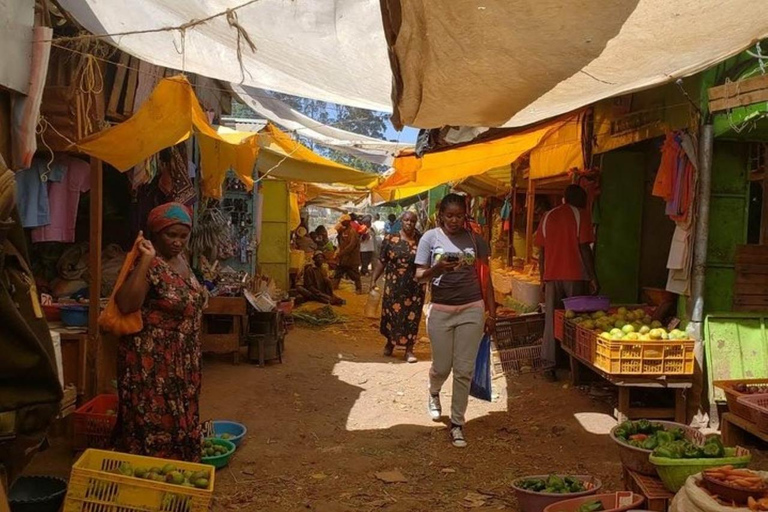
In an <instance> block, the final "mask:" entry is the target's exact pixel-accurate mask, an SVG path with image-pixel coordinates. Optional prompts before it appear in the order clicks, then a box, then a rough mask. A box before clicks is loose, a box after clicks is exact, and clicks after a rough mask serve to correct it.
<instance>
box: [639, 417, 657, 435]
mask: <svg viewBox="0 0 768 512" xmlns="http://www.w3.org/2000/svg"><path fill="white" fill-rule="evenodd" d="M637 431H638V433H640V434H652V433H653V428H652V427H651V422H650V421H648V420H640V421H638V422H637Z"/></svg>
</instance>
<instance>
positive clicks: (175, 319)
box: [115, 203, 206, 462]
mask: <svg viewBox="0 0 768 512" xmlns="http://www.w3.org/2000/svg"><path fill="white" fill-rule="evenodd" d="M147 229H148V230H149V232H150V239H151V241H150V240H146V239H143V238H142V239H141V240H140V242H139V245H138V249H139V253H140V255H139V257H138V259H137V260H136V265H135V267H134V268H133V270H132V271H131V273H130V274H129V276H128V278H127V279H126V281H125V283H124V284H123V285H122V286H121V287H120V289H119V290H118V291H117V294H116V295H115V301H116V303H117V306H118V308H119V309H120V311H121V312H122V313H123V314H129V313H133V312H136V311H141V318H142V321H143V329H142V330H141V331H140V332H139V333H137V334H135V335H130V336H125V337H123V338H121V339H120V344H119V348H118V364H117V365H118V370H117V390H118V395H119V400H120V407H119V413H118V421H117V425H118V427H117V428H118V431H117V447H118V449H119V450H121V451H125V452H128V453H133V454H137V455H147V456H152V457H161V458H169V459H177V460H184V461H191V462H194V461H199V460H200V452H201V443H202V430H201V426H200V413H199V398H200V381H201V373H200V359H201V347H200V337H199V334H200V323H201V316H202V311H203V307H204V305H205V301H206V294H205V291H204V289H203V288H202V286H200V284H199V283H198V281H197V279H195V276H194V274H193V273H192V269H191V268H190V266H189V264H188V262H187V258H186V256H185V249H186V247H187V243H188V241H189V236H190V233H191V229H192V219H191V217H190V215H189V212H188V210H187V209H186V207H185V206H184V205H182V204H179V203H167V204H164V205H161V206H158V207H157V208H155V209H153V210H152V211H151V212H150V213H149V218H148V220H147ZM139 236H140V237H141V234H140V235H139Z"/></svg>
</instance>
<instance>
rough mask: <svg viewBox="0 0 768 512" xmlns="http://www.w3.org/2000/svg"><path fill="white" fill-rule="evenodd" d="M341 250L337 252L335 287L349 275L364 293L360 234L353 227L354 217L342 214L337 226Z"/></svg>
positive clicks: (359, 292) (360, 291) (358, 290)
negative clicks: (361, 273) (361, 278)
mask: <svg viewBox="0 0 768 512" xmlns="http://www.w3.org/2000/svg"><path fill="white" fill-rule="evenodd" d="M336 232H337V240H338V244H339V252H338V254H337V259H338V262H337V265H336V272H335V274H334V275H333V287H334V289H338V288H339V284H341V278H342V277H345V276H346V277H348V278H349V279H351V280H352V281H353V282H354V283H355V290H356V291H357V293H358V294H361V293H363V284H362V282H361V280H360V236H359V235H358V234H357V231H356V230H355V228H354V227H352V217H350V216H349V215H346V214H345V215H342V216H341V218H339V225H338V226H337V228H336Z"/></svg>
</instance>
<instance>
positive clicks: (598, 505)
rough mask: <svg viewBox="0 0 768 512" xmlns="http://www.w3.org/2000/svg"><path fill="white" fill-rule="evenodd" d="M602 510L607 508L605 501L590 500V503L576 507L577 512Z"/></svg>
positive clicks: (597, 511)
mask: <svg viewBox="0 0 768 512" xmlns="http://www.w3.org/2000/svg"><path fill="white" fill-rule="evenodd" d="M600 510H605V507H603V502H601V501H590V502H588V503H584V504H582V505H581V506H580V507H579V508H578V509H576V512H599V511H600Z"/></svg>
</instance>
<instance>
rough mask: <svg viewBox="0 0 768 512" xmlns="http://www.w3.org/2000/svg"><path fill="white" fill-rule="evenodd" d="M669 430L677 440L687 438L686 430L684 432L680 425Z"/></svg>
mask: <svg viewBox="0 0 768 512" xmlns="http://www.w3.org/2000/svg"><path fill="white" fill-rule="evenodd" d="M667 432H669V433H670V434H672V437H674V438H675V440H677V441H679V440H682V439H685V432H683V429H681V428H680V427H675V428H671V429H669V430H668V431H667Z"/></svg>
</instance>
